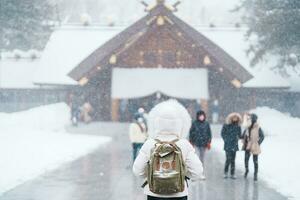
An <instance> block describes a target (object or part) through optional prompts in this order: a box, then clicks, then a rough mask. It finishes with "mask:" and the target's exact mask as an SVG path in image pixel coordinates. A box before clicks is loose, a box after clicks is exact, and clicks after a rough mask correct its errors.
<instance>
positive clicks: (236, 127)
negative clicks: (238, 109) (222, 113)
mask: <svg viewBox="0 0 300 200" xmlns="http://www.w3.org/2000/svg"><path fill="white" fill-rule="evenodd" d="M241 122H242V117H241V115H240V114H239V113H231V114H229V115H228V116H227V119H226V123H225V124H224V125H223V127H222V131H221V136H222V138H223V141H224V151H225V153H226V162H225V168H224V178H228V171H229V167H230V175H231V176H230V177H231V178H232V179H236V177H235V157H236V152H237V151H238V150H239V146H238V141H239V139H241V138H242V128H241Z"/></svg>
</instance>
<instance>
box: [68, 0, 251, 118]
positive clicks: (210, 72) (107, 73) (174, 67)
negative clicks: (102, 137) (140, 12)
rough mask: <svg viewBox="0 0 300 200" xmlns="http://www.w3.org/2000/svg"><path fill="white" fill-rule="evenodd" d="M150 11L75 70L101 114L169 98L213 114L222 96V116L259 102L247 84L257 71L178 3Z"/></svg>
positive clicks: (159, 0) (115, 115) (116, 115)
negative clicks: (193, 22) (182, 12)
mask: <svg viewBox="0 0 300 200" xmlns="http://www.w3.org/2000/svg"><path fill="white" fill-rule="evenodd" d="M146 10H147V12H148V13H147V15H146V16H145V17H143V18H141V19H140V20H138V21H137V22H136V23H134V24H133V25H131V26H129V27H128V28H126V29H125V30H124V31H122V32H121V33H119V34H118V35H116V36H115V37H113V38H112V39H110V40H109V41H107V42H106V43H105V44H103V45H101V46H100V47H99V48H98V49H96V50H95V51H94V52H93V53H92V54H90V55H89V56H88V57H86V58H85V59H84V60H83V61H82V62H81V63H80V64H79V65H78V66H77V67H75V68H74V69H73V70H72V71H71V72H70V73H69V76H70V77H71V78H73V79H74V80H76V81H78V82H79V84H80V85H81V86H82V88H83V90H84V91H86V92H87V93H88V94H86V96H88V97H89V98H90V100H89V101H90V102H91V103H92V104H93V105H94V107H95V109H96V110H97V118H98V119H100V120H111V119H112V120H119V119H120V117H122V116H121V114H120V113H121V112H122V109H123V110H124V109H127V110H128V109H129V111H130V112H131V113H132V112H134V111H136V109H137V107H139V106H143V107H145V108H146V110H148V109H150V108H151V106H153V105H154V104H155V103H157V102H158V101H160V100H163V99H166V98H176V99H178V100H179V101H181V102H183V103H184V104H185V106H187V107H188V108H189V109H190V111H191V113H193V112H195V110H196V109H198V108H199V107H201V108H202V109H204V110H206V111H207V112H208V113H209V111H210V109H211V107H212V105H213V102H214V101H215V100H218V102H219V108H220V115H221V116H225V115H227V114H228V113H229V112H232V111H240V112H242V111H245V110H248V109H250V108H252V107H254V106H255V105H253V104H254V103H255V98H256V96H255V95H253V94H254V93H255V94H256V93H257V91H254V90H251V89H246V88H243V87H242V86H243V83H245V82H247V81H249V80H250V79H252V78H253V76H252V75H251V73H249V72H248V71H247V70H246V69H245V68H244V67H243V66H242V65H241V64H240V63H239V61H238V60H235V59H234V58H233V57H232V56H230V55H229V54H228V53H227V52H225V51H224V50H223V49H222V48H221V47H219V46H218V45H217V44H215V43H214V42H212V41H211V40H209V39H208V38H207V37H205V36H204V35H203V34H201V33H200V32H198V31H197V30H196V29H194V28H193V27H191V26H190V25H188V24H187V23H185V22H184V21H182V20H181V19H179V18H178V17H176V16H175V15H174V12H175V11H176V6H169V5H166V3H165V2H164V1H163V0H157V4H156V5H155V6H152V7H148V8H147V9H146ZM124 104H125V105H124ZM130 104H132V105H133V104H135V105H136V106H135V107H133V108H128V105H130ZM197 106H198V107H197ZM123 107H125V108H123ZM130 109H131V110H130Z"/></svg>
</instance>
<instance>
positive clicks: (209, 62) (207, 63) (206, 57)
mask: <svg viewBox="0 0 300 200" xmlns="http://www.w3.org/2000/svg"><path fill="white" fill-rule="evenodd" d="M203 64H204V65H210V64H211V60H210V58H209V56H208V55H206V56H205V57H204V58H203Z"/></svg>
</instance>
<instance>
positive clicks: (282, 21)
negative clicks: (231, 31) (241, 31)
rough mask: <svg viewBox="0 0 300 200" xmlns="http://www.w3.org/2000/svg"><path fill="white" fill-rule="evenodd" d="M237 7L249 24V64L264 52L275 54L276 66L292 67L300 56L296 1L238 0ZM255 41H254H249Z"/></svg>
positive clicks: (299, 19)
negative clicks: (239, 1)
mask: <svg viewBox="0 0 300 200" xmlns="http://www.w3.org/2000/svg"><path fill="white" fill-rule="evenodd" d="M238 10H242V11H244V21H245V22H246V24H248V26H249V31H248V33H247V38H248V40H249V41H250V42H251V46H250V47H249V49H248V53H253V54H254V56H253V59H252V65H253V66H254V65H256V64H257V63H258V62H259V61H260V60H261V59H263V58H264V57H265V56H266V55H267V54H276V55H279V58H280V59H279V61H278V63H277V66H274V67H275V68H277V69H280V68H283V67H284V66H295V65H296V64H297V62H298V60H299V56H300V1H299V0H241V5H240V6H239V7H238ZM253 41H255V42H253Z"/></svg>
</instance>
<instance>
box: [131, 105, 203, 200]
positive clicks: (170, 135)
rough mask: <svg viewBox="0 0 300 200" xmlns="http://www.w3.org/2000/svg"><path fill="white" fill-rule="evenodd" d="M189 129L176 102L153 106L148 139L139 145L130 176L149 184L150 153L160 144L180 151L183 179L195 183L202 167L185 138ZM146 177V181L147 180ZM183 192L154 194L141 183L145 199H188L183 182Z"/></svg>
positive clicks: (186, 119) (183, 114) (185, 115)
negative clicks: (185, 178)
mask: <svg viewBox="0 0 300 200" xmlns="http://www.w3.org/2000/svg"><path fill="white" fill-rule="evenodd" d="M190 126H191V118H190V116H189V114H188V112H187V110H186V109H185V108H184V107H183V106H182V105H181V104H180V103H178V102H177V101H176V100H168V101H165V102H162V103H159V104H157V105H156V106H155V107H154V108H153V109H152V110H151V111H150V113H149V117H148V127H149V138H148V140H147V141H146V142H145V144H144V145H143V146H142V148H141V150H140V153H139V155H138V156H137V158H136V160H135V162H134V164H133V173H134V174H135V175H136V176H140V177H143V178H146V180H147V181H149V180H148V179H149V176H148V175H149V171H151V170H149V162H150V158H151V157H152V156H153V154H152V153H151V152H153V151H154V148H155V147H156V145H157V144H158V142H157V141H161V142H164V143H167V144H172V146H174V145H176V146H177V147H178V148H179V149H180V152H181V155H182V161H183V163H184V166H185V172H184V173H185V176H186V177H188V178H189V179H191V180H199V178H200V176H201V174H202V171H203V168H202V163H201V161H200V160H199V158H198V156H197V155H196V153H195V149H194V148H193V146H192V145H191V144H190V143H189V142H188V140H186V139H185V137H186V136H187V134H188V132H189V129H190ZM147 176H148V178H147ZM183 186H184V188H183V190H182V191H180V192H176V193H172V194H158V193H155V192H153V190H151V189H150V185H149V183H148V184H147V183H146V184H144V193H145V194H146V195H147V199H148V200H152V199H156V200H159V199H170V200H171V199H178V200H185V199H187V198H188V188H187V182H186V181H184V182H183Z"/></svg>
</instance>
